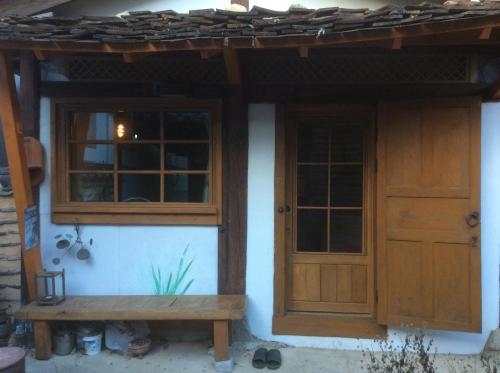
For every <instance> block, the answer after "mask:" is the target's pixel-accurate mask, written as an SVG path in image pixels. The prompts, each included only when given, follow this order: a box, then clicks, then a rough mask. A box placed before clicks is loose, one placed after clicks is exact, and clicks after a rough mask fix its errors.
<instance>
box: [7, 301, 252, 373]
mask: <svg viewBox="0 0 500 373" xmlns="http://www.w3.org/2000/svg"><path fill="white" fill-rule="evenodd" d="M245 309H246V296H245V295H203V296H201V295H200V296H198V295H180V296H177V295H160V296H141V295H139V296H135V295H134V296H70V297H66V300H65V301H64V302H62V303H60V304H58V305H56V306H39V305H37V304H36V303H31V304H29V305H26V306H24V307H22V308H21V309H20V310H19V311H17V312H16V318H17V319H25V320H33V322H34V332H35V356H36V358H37V359H39V360H47V359H49V358H50V356H51V355H52V332H51V325H50V322H51V321H91V320H106V321H108V320H109V321H112V320H151V321H153V320H154V321H166V320H210V321H213V328H214V329H213V331H214V358H215V363H216V368H217V370H221V371H230V370H231V369H232V359H231V356H230V351H229V344H230V340H231V336H230V330H231V321H232V320H241V319H243V318H244V316H245Z"/></svg>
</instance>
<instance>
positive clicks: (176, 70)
mask: <svg viewBox="0 0 500 373" xmlns="http://www.w3.org/2000/svg"><path fill="white" fill-rule="evenodd" d="M67 68H68V78H69V79H70V80H79V81H89V80H91V81H175V82H188V81H195V82H198V83H211V84H214V83H223V82H225V79H226V76H225V70H224V64H223V62H222V60H220V59H210V60H200V59H192V58H165V59H160V58H157V59H144V60H142V61H139V62H136V63H125V62H123V61H122V60H121V59H118V58H95V57H78V58H71V59H69V60H68V61H67Z"/></svg>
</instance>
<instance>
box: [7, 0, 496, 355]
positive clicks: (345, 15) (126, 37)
mask: <svg viewBox="0 0 500 373" xmlns="http://www.w3.org/2000/svg"><path fill="white" fill-rule="evenodd" d="M78 3H81V2H78V1H76V2H67V4H64V5H60V6H59V7H56V8H53V9H52V10H51V12H52V13H51V14H44V15H40V16H31V15H4V16H2V17H0V49H1V53H0V94H1V97H2V99H1V101H0V114H1V120H2V123H3V130H4V137H5V142H6V144H5V145H6V150H7V155H8V161H9V170H10V175H11V178H12V185H13V190H14V197H15V201H16V208H17V214H18V218H19V229H20V232H21V233H23V232H24V218H23V216H24V215H23V214H24V211H25V209H26V208H27V207H30V206H32V205H33V204H35V202H34V201H38V202H36V205H37V206H38V210H39V221H40V245H39V246H36V245H35V246H34V247H33V248H31V249H30V250H26V245H25V240H24V239H22V245H23V248H22V250H23V260H24V267H25V272H26V283H27V285H28V287H27V290H28V294H29V295H30V296H31V297H33V292H34V283H33V276H34V272H36V271H38V270H40V269H41V268H42V267H43V268H47V269H53V270H57V269H61V268H64V269H65V273H66V292H67V294H68V295H87V296H93V295H147V294H154V293H156V294H162V293H172V292H176V293H177V294H183V293H185V294H192V295H216V294H220V295H223V294H245V295H246V296H247V300H248V307H247V310H246V320H247V323H246V325H247V327H248V328H249V330H250V332H251V333H252V334H253V335H255V336H256V337H258V338H261V339H263V340H269V341H270V340H273V341H281V342H286V343H288V344H291V345H295V346H311V347H328V348H342V349H357V348H360V346H361V347H363V346H368V345H370V342H371V341H372V340H373V339H374V338H380V337H384V336H385V335H402V334H404V333H406V332H407V331H408V329H406V328H403V326H404V327H410V329H409V330H410V331H411V330H413V329H412V328H419V327H422V328H425V329H426V333H427V334H429V335H431V336H432V337H433V338H434V341H435V342H434V343H435V346H436V348H437V349H438V351H439V352H453V353H477V352H479V351H480V350H481V349H482V348H483V347H484V345H485V343H486V341H487V339H488V337H489V335H490V334H491V333H492V332H494V331H495V330H496V329H497V328H498V325H499V290H500V284H499V266H500V259H499V257H500V254H499V247H500V229H498V227H499V222H500V198H499V193H498V191H499V190H500V104H499V103H497V101H496V100H497V99H498V97H500V53H499V50H498V46H499V44H500V4H499V3H497V2H494V1H491V2H490V1H484V2H483V1H481V2H467V1H466V2H462V1H461V2H455V1H448V2H447V3H445V4H441V3H430V2H425V3H422V4H415V3H400V5H386V6H382V4H376V5H377V7H376V8H375V7H374V6H372V5H373V4H368V7H369V8H362V9H361V8H355V9H346V8H342V7H337V6H331V7H328V8H317V9H316V5H317V4H315V3H314V2H312V1H311V2H306V3H305V6H299V5H295V6H289V4H287V6H286V7H282V8H283V9H285V10H270V9H266V8H263V7H261V6H258V5H255V6H253V7H250V10H249V11H246V10H244V9H240V10H239V11H238V10H237V11H235V10H220V9H212V8H213V7H215V6H219V7H223V6H224V4H222V5H221V4H219V3H217V4H213V3H211V2H209V1H206V2H205V3H204V4H203V6H204V7H205V8H206V9H201V10H191V11H187V10H186V9H184V10H183V9H182V8H185V7H186V6H187V4H186V3H185V2H183V3H182V4H181V3H180V2H177V3H173V2H168V1H167V2H162V1H157V2H155V3H154V4H151V7H150V9H149V10H147V11H146V10H135V11H130V12H128V13H124V14H122V15H120V16H116V15H111V14H108V13H106V12H108V8H106V7H108V6H110V7H112V6H111V5H109V4H108V5H106V6H104V5H103V6H102V8H103V12H102V13H101V14H100V15H96V13H95V12H94V13H93V14H90V15H88V13H84V12H83V11H82V12H80V13H76V10H75V9H79V10H81V8H79V6H80V5H81V4H80V5H78ZM109 3H110V4H111V3H113V4H114V2H109ZM243 3H244V2H243ZM309 3H311V4H310V5H309ZM332 3H334V2H332ZM365 3H367V2H365ZM72 4H73V5H72ZM75 4H76V5H75ZM165 4H167V6H166V7H165ZM259 4H260V3H259ZM244 5H245V6H248V5H249V4H248V3H247V4H244ZM250 5H251V6H252V5H254V4H253V3H252V2H251V4H250ZM260 5H262V4H260ZM71 6H74V8H71ZM176 6H178V8H177V9H176ZM280 6H282V4H280ZM309 6H310V7H311V8H309ZM168 7H170V8H171V9H173V10H163V9H165V8H168ZM312 7H315V9H312ZM179 8H180V9H181V11H179ZM96 9H98V7H97V8H96ZM104 9H106V10H105V11H104ZM113 9H114V8H113ZM123 10H125V9H123ZM94 11H95V9H94ZM115 14H116V13H115ZM19 72H20V97H19V98H20V100H21V101H20V102H21V105H19V104H18V98H17V95H16V89H15V84H14V74H18V73H19ZM21 114H22V115H21ZM20 118H22V120H21V119H20ZM23 128H24V129H25V131H26V130H29V131H30V132H29V134H30V136H32V137H34V138H36V139H37V140H38V141H39V143H40V144H41V146H42V148H43V149H44V152H45V158H44V159H45V160H44V161H42V160H40V159H38V160H36V159H32V163H34V164H35V165H36V164H38V165H39V166H38V167H33V169H36V170H38V172H42V171H43V174H44V179H43V181H42V182H41V183H40V184H39V186H37V187H32V182H31V181H30V171H29V167H28V163H29V162H28V161H27V158H26V152H25V147H24V146H23V137H24V134H23ZM34 142H36V141H34ZM33 146H34V145H33ZM30 149H31V148H30ZM32 158H36V157H33V156H32ZM40 170H42V171H40ZM33 173H34V171H32V173H31V176H32V178H33ZM33 191H36V197H35V199H33V193H32V192H33ZM74 225H78V227H79V233H80V234H81V238H82V240H83V241H84V242H90V240H92V244H91V245H90V244H89V245H88V247H87V248H88V250H89V252H90V259H88V260H86V261H82V260H79V259H78V257H77V256H76V255H74V254H75V253H71V252H67V253H66V252H65V253H62V251H61V250H60V249H58V248H57V246H58V245H57V243H58V240H60V239H61V235H63V236H64V235H69V236H68V240H69V241H71V240H73V239H74V238H75V232H74ZM21 236H22V234H21ZM188 264H189V265H188ZM178 268H180V269H182V270H181V271H179V270H178ZM186 268H187V269H186ZM184 270H185V271H184ZM180 272H182V273H184V274H182V273H181V275H182V277H181V278H179V277H177V279H178V280H180V281H179V283H178V284H177V285H178V286H176V289H172V288H171V287H170V284H167V279H168V277H169V275H170V276H173V277H174V278H176V276H177V275H178V274H179V273H180ZM162 279H163V280H162Z"/></svg>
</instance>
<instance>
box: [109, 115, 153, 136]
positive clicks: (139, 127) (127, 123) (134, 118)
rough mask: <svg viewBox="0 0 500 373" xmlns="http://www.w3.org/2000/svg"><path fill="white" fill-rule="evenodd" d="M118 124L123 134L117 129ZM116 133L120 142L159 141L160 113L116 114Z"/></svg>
mask: <svg viewBox="0 0 500 373" xmlns="http://www.w3.org/2000/svg"><path fill="white" fill-rule="evenodd" d="M120 124H121V125H123V127H122V128H123V134H122V132H121V131H119V128H118V126H119V125H120ZM116 133H117V138H119V139H121V140H160V113H159V112H125V113H118V118H117V131H116Z"/></svg>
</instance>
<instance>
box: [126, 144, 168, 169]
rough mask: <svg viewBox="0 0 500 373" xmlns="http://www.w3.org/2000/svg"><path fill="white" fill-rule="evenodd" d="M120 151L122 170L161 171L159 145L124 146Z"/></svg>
mask: <svg viewBox="0 0 500 373" xmlns="http://www.w3.org/2000/svg"><path fill="white" fill-rule="evenodd" d="M118 149H119V158H120V162H119V168H120V169H121V170H158V169H160V145H159V144H140V145H139V144H122V145H118Z"/></svg>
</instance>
